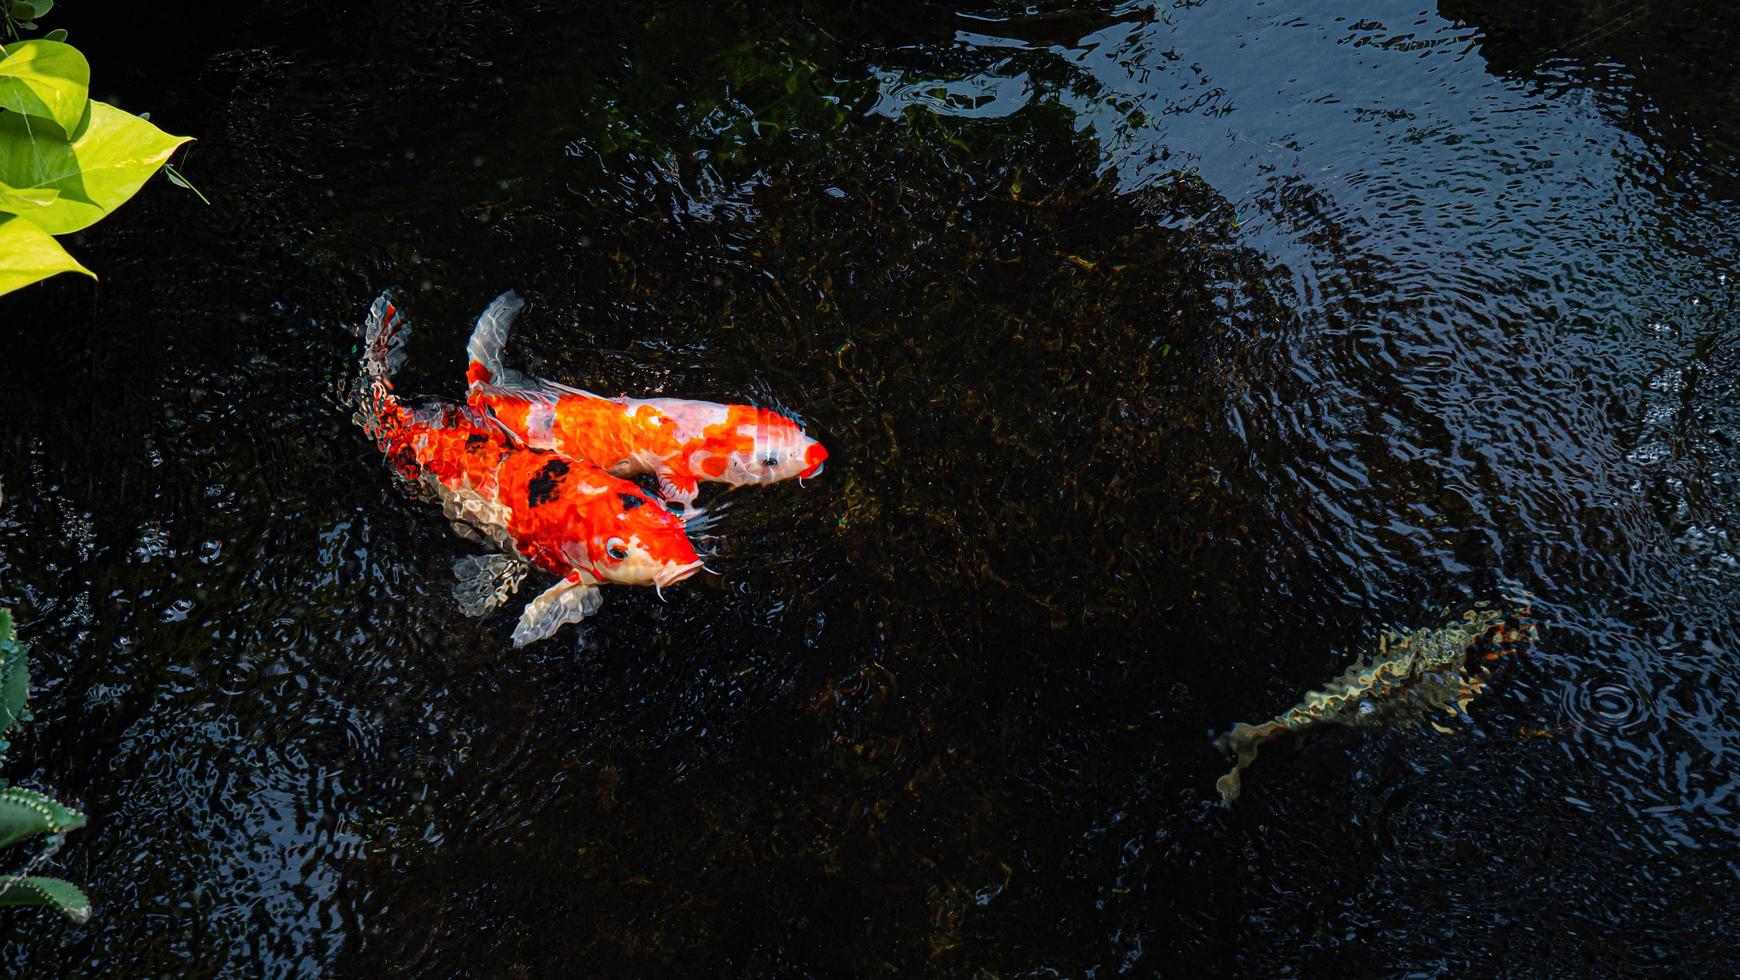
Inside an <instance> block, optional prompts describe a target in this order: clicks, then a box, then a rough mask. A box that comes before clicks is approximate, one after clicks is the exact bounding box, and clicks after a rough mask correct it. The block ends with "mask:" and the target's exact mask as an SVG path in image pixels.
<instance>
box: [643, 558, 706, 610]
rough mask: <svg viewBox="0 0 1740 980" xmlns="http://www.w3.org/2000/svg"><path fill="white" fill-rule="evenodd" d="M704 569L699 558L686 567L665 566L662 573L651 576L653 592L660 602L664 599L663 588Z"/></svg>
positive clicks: (704, 566)
mask: <svg viewBox="0 0 1740 980" xmlns="http://www.w3.org/2000/svg"><path fill="white" fill-rule="evenodd" d="M706 567H707V566H706V565H705V564H703V563H702V562H701V560H700V559H699V558H697V559H695V560H694V561H692V562H689V563H688V564H687V565H666V566H665V567H664V569H663V570H662V571H660V572H659V573H658V574H657V575H654V576H653V591H654V592H655V593H657V594H658V597H659V601H661V602H662V601H664V598H665V586H667V585H676V584H677V583H678V582H681V581H682V580H683V579H686V578H688V577H690V576H691V575H694V574H695V573H696V572H698V571H700V570H701V569H703V568H706Z"/></svg>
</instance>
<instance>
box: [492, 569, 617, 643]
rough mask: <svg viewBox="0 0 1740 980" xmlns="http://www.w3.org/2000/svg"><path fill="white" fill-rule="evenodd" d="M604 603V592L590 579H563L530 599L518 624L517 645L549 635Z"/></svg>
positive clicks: (578, 620)
mask: <svg viewBox="0 0 1740 980" xmlns="http://www.w3.org/2000/svg"><path fill="white" fill-rule="evenodd" d="M602 605H604V592H603V590H601V589H600V588H598V586H596V585H593V584H592V583H590V582H586V581H580V582H570V581H568V580H567V579H563V580H562V581H560V582H557V583H556V584H555V585H552V586H550V587H549V588H548V589H546V590H544V592H543V594H542V595H540V596H538V597H537V598H536V599H533V600H532V601H531V602H528V603H526V611H525V612H523V613H520V621H519V624H518V625H516V626H515V627H514V647H515V648H518V647H523V646H525V645H526V644H528V643H536V642H538V641H539V640H543V639H548V638H549V637H551V636H553V635H555V632H556V631H557V630H559V629H561V628H562V627H563V626H564V625H566V624H568V623H578V622H580V621H581V620H583V619H585V618H586V617H587V616H590V615H592V614H593V613H595V612H597V611H598V607H599V606H602Z"/></svg>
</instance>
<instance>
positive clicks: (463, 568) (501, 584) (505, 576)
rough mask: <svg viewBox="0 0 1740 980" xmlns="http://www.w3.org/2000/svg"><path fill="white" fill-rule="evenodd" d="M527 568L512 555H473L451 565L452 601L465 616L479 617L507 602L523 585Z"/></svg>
mask: <svg viewBox="0 0 1740 980" xmlns="http://www.w3.org/2000/svg"><path fill="white" fill-rule="evenodd" d="M526 570H527V565H526V563H525V562H524V561H521V560H520V559H518V558H515V557H513V556H511V555H472V556H470V557H467V558H460V559H458V560H457V561H455V562H454V563H453V576H454V579H455V581H454V583H453V598H454V599H456V600H458V601H459V611H460V612H463V613H464V614H465V615H467V616H482V615H483V614H484V613H487V612H489V611H490V610H491V609H494V608H495V607H497V606H499V605H501V604H502V603H504V602H506V601H507V599H508V596H511V595H513V594H514V592H515V591H517V590H518V589H519V587H520V583H521V582H523V581H525V578H526Z"/></svg>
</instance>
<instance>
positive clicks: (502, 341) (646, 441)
mask: <svg viewBox="0 0 1740 980" xmlns="http://www.w3.org/2000/svg"><path fill="white" fill-rule="evenodd" d="M524 305H525V303H524V301H522V300H521V299H520V298H519V296H517V295H515V294H514V293H512V292H507V293H503V294H502V295H501V296H498V297H497V298H496V300H495V302H493V303H491V304H490V306H489V309H487V310H485V311H484V313H483V316H481V317H479V318H478V320H477V326H476V328H475V329H474V330H473V331H472V334H471V342H470V344H469V345H468V346H467V347H466V352H467V354H468V355H469V356H470V362H471V363H470V365H469V367H468V368H467V370H466V379H467V380H468V381H469V382H470V390H469V393H468V395H467V401H468V403H469V404H470V405H471V407H472V408H474V409H476V410H477V411H479V412H484V413H488V414H489V415H490V416H492V417H493V418H495V419H497V420H499V421H500V422H501V423H502V424H503V425H504V426H506V427H507V428H508V429H510V430H511V431H512V432H513V433H514V435H515V436H517V437H518V438H520V439H522V440H524V441H525V443H526V444H527V445H529V446H533V447H536V448H539V449H554V450H556V451H558V452H561V453H565V454H567V455H569V456H574V457H577V458H580V459H585V460H590V461H591V462H593V463H596V464H597V465H599V466H602V467H604V468H605V469H606V470H608V471H609V472H611V473H613V474H615V475H617V476H632V475H634V474H637V473H651V474H654V475H655V476H657V478H658V492H659V496H660V497H662V498H664V499H665V500H667V501H675V502H678V503H681V504H683V505H684V506H685V507H686V506H688V505H690V504H692V503H693V502H694V499H695V496H696V494H697V493H698V492H699V491H700V483H701V482H702V481H706V482H711V483H726V484H730V485H732V486H744V485H746V484H766V483H777V482H779V481H780V480H785V479H789V478H791V477H794V476H795V477H797V478H798V479H799V480H800V481H802V480H807V479H809V478H810V477H813V476H816V475H818V474H820V473H821V472H822V464H823V462H825V461H826V460H827V458H828V451H827V449H826V448H824V447H823V446H822V444H821V443H820V442H817V441H816V440H815V439H812V438H810V437H809V435H807V434H806V433H805V432H804V430H803V427H802V426H800V425H798V423H797V422H795V421H794V420H792V419H790V418H787V417H786V416H784V415H781V414H780V413H778V412H774V411H770V410H768V409H765V408H756V407H754V406H751V405H722V404H719V403H717V402H705V401H693V400H690V399H686V398H605V397H603V396H600V395H594V394H592V393H591V392H588V391H582V390H580V389H578V388H570V387H568V386H567V385H564V384H558V383H556V382H554V381H546V380H543V379H541V378H528V377H526V376H524V375H521V374H519V373H518V372H515V371H510V370H507V369H506V368H504V367H502V363H501V353H502V348H503V347H505V346H506V344H507V336H508V330H509V328H510V327H511V326H512V323H513V319H514V317H515V316H516V315H518V313H519V311H520V308H521V307H523V306H524Z"/></svg>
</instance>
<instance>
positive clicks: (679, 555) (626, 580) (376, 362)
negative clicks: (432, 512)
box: [356, 290, 702, 647]
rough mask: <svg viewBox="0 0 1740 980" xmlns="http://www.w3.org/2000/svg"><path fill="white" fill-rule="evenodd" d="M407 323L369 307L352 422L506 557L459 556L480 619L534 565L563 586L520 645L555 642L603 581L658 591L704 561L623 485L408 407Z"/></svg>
mask: <svg viewBox="0 0 1740 980" xmlns="http://www.w3.org/2000/svg"><path fill="white" fill-rule="evenodd" d="M409 334H410V325H409V321H408V320H407V318H406V317H405V316H404V314H403V313H402V312H401V311H400V310H399V308H398V307H397V306H396V305H395V303H394V300H393V296H392V292H391V291H390V290H389V291H388V292H386V293H382V294H381V296H380V298H379V299H377V300H375V302H374V305H373V306H372V307H371V308H370V309H369V317H368V322H367V324H366V326H365V328H364V337H363V356H362V371H363V378H362V385H361V390H360V392H359V394H360V399H359V401H360V408H359V411H358V413H357V416H356V419H357V422H358V423H359V424H361V425H362V427H363V430H364V431H365V432H367V433H368V434H369V436H371V437H372V438H373V439H374V440H375V443H376V445H377V446H379V447H380V450H381V452H382V453H384V454H386V457H387V459H388V460H389V461H390V462H391V464H392V466H393V469H394V470H395V471H396V472H397V473H398V475H399V476H401V477H402V478H404V479H405V480H406V481H408V482H409V483H411V484H413V485H414V486H416V487H419V488H421V489H422V490H424V491H426V492H428V493H429V494H431V495H432V496H433V497H434V498H435V499H437V500H439V501H440V502H441V503H442V505H443V507H444V509H445V511H446V513H447V516H448V517H449V518H450V519H451V520H453V521H454V526H455V528H456V529H460V530H461V532H462V533H467V536H468V537H472V538H474V539H475V540H480V541H483V542H486V543H488V544H492V545H494V546H495V547H497V548H499V549H501V551H502V552H505V554H497V555H490V556H484V557H478V558H462V559H460V560H459V561H458V562H456V563H455V565H454V572H455V573H456V574H457V575H458V576H459V583H458V584H457V585H456V586H455V588H454V592H455V595H456V596H457V597H458V598H459V599H460V605H461V607H462V608H463V609H465V611H466V612H468V613H470V614H474V615H481V614H482V613H483V612H485V611H488V610H489V609H491V608H494V607H495V606H496V605H499V604H500V603H501V602H504V601H506V599H507V598H508V596H510V595H512V594H513V592H514V590H515V589H516V588H517V587H518V586H519V583H520V581H521V580H523V579H524V578H525V575H526V572H527V570H528V568H530V567H535V568H539V569H542V570H544V571H546V572H550V573H552V574H554V575H557V576H560V581H558V582H557V583H556V584H555V585H553V586H551V587H550V588H549V589H548V590H546V591H545V592H544V593H543V594H541V595H539V596H538V597H537V598H535V599H533V600H532V601H531V602H530V603H529V604H528V605H527V606H526V608H525V611H524V612H523V613H522V614H521V615H520V620H519V623H518V625H516V626H515V627H514V633H513V643H514V646H516V647H523V646H525V645H526V644H528V643H531V642H534V641H536V640H541V639H544V638H546V637H549V636H551V635H553V634H554V633H555V632H556V630H557V629H559V628H560V627H561V626H562V625H563V624H565V623H577V622H580V621H581V620H582V619H584V618H585V617H586V616H589V615H591V614H592V613H594V612H596V611H597V610H598V607H599V605H600V604H602V602H603V595H602V593H601V592H600V591H599V588H598V586H599V584H600V583H605V582H614V583H616V584H619V585H651V586H653V587H654V588H657V589H660V590H661V595H662V589H663V588H664V587H665V586H667V585H672V584H675V583H677V582H681V581H682V580H683V579H686V578H688V577H689V576H691V575H693V574H695V572H696V571H697V570H699V569H700V568H701V567H702V565H701V559H700V558H699V557H697V556H696V554H695V549H694V547H693V546H692V545H691V544H690V543H689V538H688V536H687V534H685V533H684V530H683V523H682V521H681V520H680V519H678V518H677V517H676V516H675V515H673V514H671V513H670V512H669V511H667V510H666V509H665V508H663V507H660V506H658V505H656V504H654V503H653V502H652V500H651V499H650V498H648V497H647V496H646V495H645V494H644V493H642V492H641V489H640V488H639V487H637V486H635V485H634V484H633V483H630V482H628V481H627V480H623V479H619V478H617V477H613V476H611V475H610V474H608V473H606V472H604V471H603V470H601V469H599V468H598V467H596V466H593V465H591V464H590V463H587V462H584V461H582V460H577V459H572V458H569V457H566V456H564V455H562V454H560V453H555V452H550V451H547V450H539V449H533V448H529V447H526V446H524V445H520V444H518V443H516V442H515V440H513V439H512V438H511V436H510V435H509V434H508V433H506V432H504V431H503V430H502V429H501V427H500V426H499V425H497V424H496V423H495V422H494V421H493V420H490V419H488V418H485V417H483V416H481V415H479V414H478V413H476V412H474V411H472V410H471V409H469V408H466V407H465V406H462V405H454V404H451V403H440V402H436V403H431V404H426V405H421V406H415V407H413V406H408V405H406V404H405V403H404V402H402V401H401V400H400V399H399V398H398V396H396V395H395V394H394V393H393V380H392V379H393V374H394V373H395V372H396V371H397V370H398V368H399V367H400V365H401V364H403V362H404V359H405V354H404V344H405V339H406V337H407V336H408V335H409Z"/></svg>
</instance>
